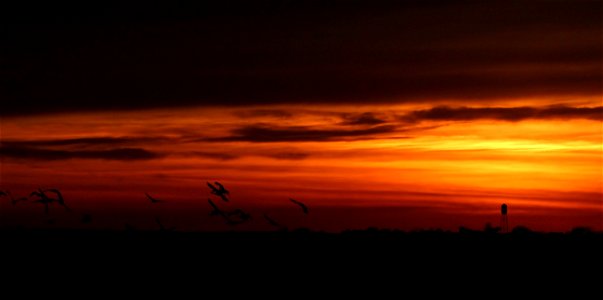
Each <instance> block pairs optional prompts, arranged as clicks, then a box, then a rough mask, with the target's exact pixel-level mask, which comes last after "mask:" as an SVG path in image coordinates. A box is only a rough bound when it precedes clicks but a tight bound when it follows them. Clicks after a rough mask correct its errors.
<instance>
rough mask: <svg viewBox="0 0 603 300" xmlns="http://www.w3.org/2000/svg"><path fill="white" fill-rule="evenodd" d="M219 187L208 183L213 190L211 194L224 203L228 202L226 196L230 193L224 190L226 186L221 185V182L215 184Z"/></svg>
mask: <svg viewBox="0 0 603 300" xmlns="http://www.w3.org/2000/svg"><path fill="white" fill-rule="evenodd" d="M214 183H215V184H216V185H217V186H218V187H215V186H214V185H213V184H211V183H209V182H208V183H207V186H208V187H209V189H210V190H211V193H212V194H214V195H216V196H218V197H220V198H222V201H224V202H228V197H227V196H226V195H229V194H230V192H229V191H228V190H227V189H225V188H224V186H223V185H222V184H220V183H219V182H217V181H216V182H214Z"/></svg>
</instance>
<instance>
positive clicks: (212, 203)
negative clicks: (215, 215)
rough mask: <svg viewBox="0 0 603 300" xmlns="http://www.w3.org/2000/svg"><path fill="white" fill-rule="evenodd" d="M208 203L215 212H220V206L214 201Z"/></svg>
mask: <svg viewBox="0 0 603 300" xmlns="http://www.w3.org/2000/svg"><path fill="white" fill-rule="evenodd" d="M207 202H209V205H211V207H213V208H214V209H215V210H218V211H219V210H220V209H219V208H218V206H217V205H216V204H215V203H214V202H213V201H211V199H207Z"/></svg>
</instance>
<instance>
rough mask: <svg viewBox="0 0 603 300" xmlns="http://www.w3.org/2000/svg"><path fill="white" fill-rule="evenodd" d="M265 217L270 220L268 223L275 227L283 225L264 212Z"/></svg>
mask: <svg viewBox="0 0 603 300" xmlns="http://www.w3.org/2000/svg"><path fill="white" fill-rule="evenodd" d="M264 219H266V221H268V223H269V224H270V225H272V226H274V227H281V225H280V224H279V223H277V222H276V221H275V220H273V219H272V218H270V217H269V216H268V215H267V214H264Z"/></svg>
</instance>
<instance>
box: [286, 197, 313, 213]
mask: <svg viewBox="0 0 603 300" xmlns="http://www.w3.org/2000/svg"><path fill="white" fill-rule="evenodd" d="M289 201H291V202H293V203H294V204H297V205H299V207H301V209H302V210H303V211H304V214H306V215H307V214H308V212H309V209H308V207H307V206H306V205H305V204H303V203H301V202H299V201H297V200H295V199H292V198H289Z"/></svg>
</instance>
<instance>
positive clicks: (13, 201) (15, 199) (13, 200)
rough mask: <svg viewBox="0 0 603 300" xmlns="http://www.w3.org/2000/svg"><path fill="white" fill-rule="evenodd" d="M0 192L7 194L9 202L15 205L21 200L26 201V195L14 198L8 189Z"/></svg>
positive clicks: (2, 194) (3, 194)
mask: <svg viewBox="0 0 603 300" xmlns="http://www.w3.org/2000/svg"><path fill="white" fill-rule="evenodd" d="M0 192H1V194H0V196H7V197H10V203H11V204H12V205H17V203H19V202H21V201H27V200H28V199H27V197H19V198H15V196H13V194H12V193H11V192H10V191H0Z"/></svg>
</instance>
